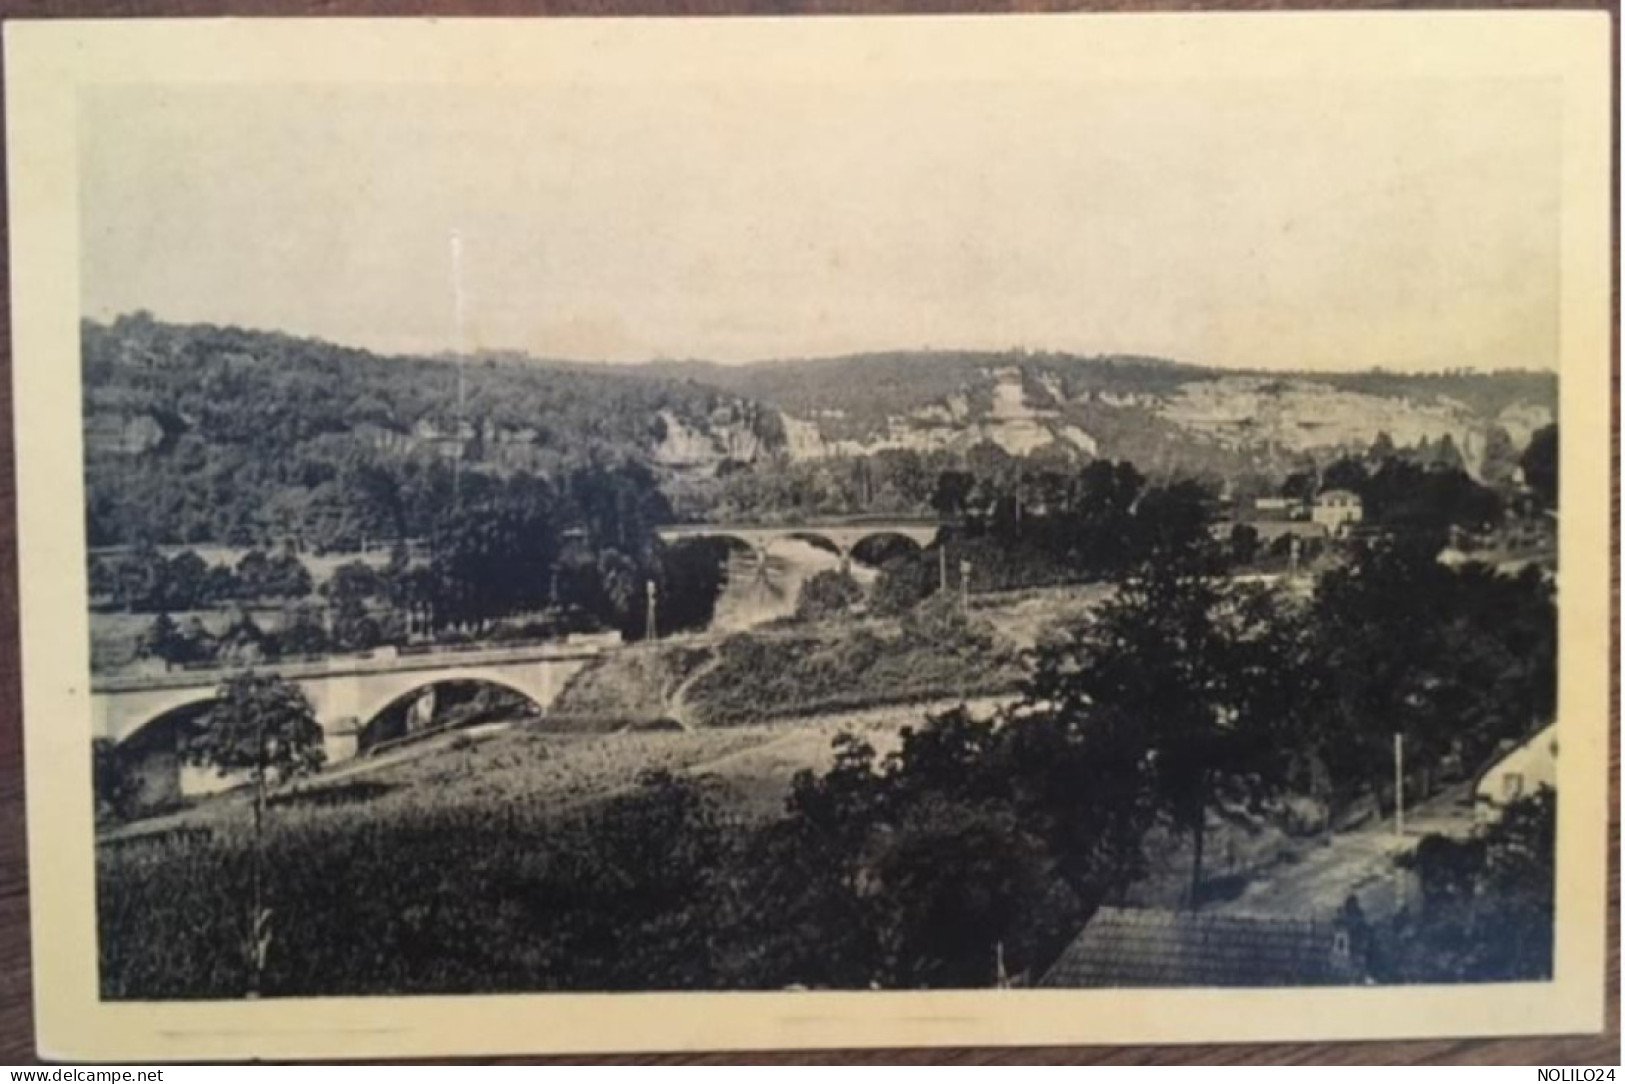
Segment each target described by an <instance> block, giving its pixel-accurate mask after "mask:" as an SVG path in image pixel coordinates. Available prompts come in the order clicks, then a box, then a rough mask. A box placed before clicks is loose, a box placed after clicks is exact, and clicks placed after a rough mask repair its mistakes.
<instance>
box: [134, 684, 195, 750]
mask: <svg viewBox="0 0 1625 1084" xmlns="http://www.w3.org/2000/svg"><path fill="white" fill-rule="evenodd" d="M214 701H215V691H214V689H212V688H198V689H188V690H185V691H184V692H183V693H182V694H181V695H180V696H178V697H176V698H175V700H174V702H172V703H169V704H165V705H164V706H162V707H160V708H158V709H156V710H154V711H150V712H148V713H147V714H146V715H144V716H142V717H141V719H140V721H139V722H138V723H136V724H135V725H134V726H132V727H129V728H128V729H126V730H124V732H123V733H121V734H119V735H118V736H117V737H116V738H115V739H114V743H115V744H116V745H118V746H119V747H120V748H125V747H128V748H130V749H144V748H150V747H153V746H154V745H159V744H164V743H163V742H162V741H161V740H160V739H161V738H163V737H164V736H165V734H164V732H165V731H166V730H175V729H176V728H178V726H179V724H180V723H182V722H187V721H190V720H193V719H198V718H201V717H202V716H203V714H204V713H205V712H207V711H208V710H209V708H210V706H212V705H213V704H214ZM177 732H178V731H177Z"/></svg>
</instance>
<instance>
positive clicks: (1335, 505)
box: [1309, 489, 1365, 536]
mask: <svg viewBox="0 0 1625 1084" xmlns="http://www.w3.org/2000/svg"><path fill="white" fill-rule="evenodd" d="M1309 518H1310V519H1311V520H1312V521H1314V522H1315V523H1318V524H1320V525H1321V526H1322V527H1324V528H1326V533H1327V534H1329V535H1333V536H1336V535H1341V534H1342V533H1343V532H1344V531H1345V530H1346V529H1347V528H1348V526H1349V525H1350V524H1354V523H1359V522H1360V520H1362V519H1363V518H1365V511H1364V509H1363V508H1362V507H1361V505H1360V495H1359V494H1358V493H1353V492H1350V491H1349V490H1346V489H1328V490H1326V492H1324V493H1322V494H1321V495H1320V496H1318V497H1316V498H1315V507H1314V509H1313V510H1312V511H1311V512H1310V513H1309Z"/></svg>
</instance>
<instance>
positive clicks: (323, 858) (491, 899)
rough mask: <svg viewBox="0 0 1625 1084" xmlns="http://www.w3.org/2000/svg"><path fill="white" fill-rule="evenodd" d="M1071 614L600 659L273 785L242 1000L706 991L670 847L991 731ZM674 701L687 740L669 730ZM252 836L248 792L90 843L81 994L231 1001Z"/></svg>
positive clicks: (1076, 610)
mask: <svg viewBox="0 0 1625 1084" xmlns="http://www.w3.org/2000/svg"><path fill="white" fill-rule="evenodd" d="M1093 601H1094V600H1093V599H1092V598H1090V597H1088V596H1086V595H1081V594H1080V595H1076V597H1074V595H1073V594H1067V595H1062V596H1051V597H1038V596H1011V597H1008V598H1003V599H984V600H978V605H977V606H976V607H975V608H974V611H973V612H972V614H971V615H970V616H969V617H968V618H966V617H965V616H964V615H962V614H959V613H958V612H957V611H956V610H954V609H953V608H952V607H944V606H938V607H936V609H935V611H927V612H924V613H916V614H914V615H910V616H908V617H905V618H904V619H902V620H900V621H898V620H892V621H882V620H879V619H851V618H847V619H839V620H830V621H824V622H817V623H811V624H792V625H786V626H781V627H778V628H771V629H762V630H757V631H755V632H752V633H750V634H747V635H743V636H734V637H730V638H729V639H727V640H725V641H722V642H721V643H720V644H719V643H717V642H715V641H705V640H692V641H677V642H670V643H666V644H662V645H659V646H658V647H653V648H648V649H638V650H629V651H624V652H619V653H616V655H614V656H613V658H611V659H608V660H606V661H605V662H604V663H603V664H601V665H598V666H595V667H590V668H588V670H586V671H583V673H582V675H580V676H578V678H577V679H576V680H575V681H573V682H572V683H571V685H570V687H569V688H568V689H567V690H566V692H565V693H564V694H563V695H562V696H561V698H560V700H559V702H558V703H557V704H555V705H554V711H553V713H551V714H550V715H549V716H548V717H547V718H544V719H539V720H532V721H527V722H515V723H510V724H506V725H491V726H485V727H480V728H477V729H475V730H470V731H464V732H460V733H453V734H446V735H442V736H439V737H437V738H435V739H432V740H431V741H429V742H426V743H424V744H421V745H415V746H407V747H402V748H400V749H397V750H394V751H392V752H390V753H389V754H386V755H384V756H380V757H378V758H367V759H363V760H358V761H353V762H350V763H348V764H345V765H340V766H338V767H336V768H334V769H333V770H331V771H329V772H327V773H324V774H323V775H321V776H318V777H316V778H313V779H310V780H306V781H303V782H301V783H299V784H296V785H295V786H293V787H289V788H285V789H284V790H283V791H282V792H280V793H278V794H276V795H275V796H274V798H273V801H272V803H271V807H270V810H269V813H268V828H267V831H266V836H265V845H264V853H265V859H264V870H265V906H267V907H269V908H270V909H271V911H272V913H273V920H272V926H273V938H274V940H273V948H272V950H271V952H270V954H269V956H268V958H267V960H268V962H267V964H266V969H265V972H264V974H263V976H262V982H261V991H262V992H263V993H264V994H266V995H267V996H271V995H276V994H287V995H305V996H308V995H314V994H368V993H413V992H421V993H430V992H435V993H456V992H466V991H501V990H547V989H629V988H640V987H647V986H648V985H649V984H650V983H651V982H653V983H654V984H655V985H666V986H679V987H680V986H690V985H692V986H706V985H715V984H716V983H717V982H718V981H725V980H719V979H718V978H717V977H716V976H715V975H713V974H706V973H697V972H694V971H692V968H691V961H694V960H705V959H713V960H714V959H716V955H715V954H714V953H709V952H708V950H706V949H704V948H703V947H697V946H696V945H694V944H690V943H688V942H687V941H685V938H686V937H690V936H700V933H699V932H697V931H701V930H709V931H711V932H709V933H706V934H705V936H706V937H712V936H715V935H716V932H717V931H716V930H715V929H714V927H713V923H714V922H715V921H717V920H718V919H717V915H716V913H715V912H714V910H713V904H714V903H715V902H716V900H717V898H718V893H721V894H722V896H723V897H725V896H726V892H727V888H726V886H721V887H719V886H717V885H714V884H711V883H709V882H708V880H707V877H709V876H710V875H709V874H702V873H697V872H695V871H698V870H705V869H715V868H718V867H717V864H716V863H715V862H710V864H709V865H708V864H707V861H708V860H705V859H704V857H703V856H697V855H695V854H692V853H690V851H691V849H692V847H693V846H695V844H694V842H693V841H695V840H699V841H702V843H703V844H704V845H705V846H721V847H726V846H728V844H727V843H726V842H718V841H719V840H722V841H726V840H727V839H729V838H743V833H745V832H746V831H747V829H748V828H749V826H751V825H753V824H757V823H760V822H763V821H766V820H768V819H770V818H772V817H774V816H776V815H777V814H778V813H780V812H781V811H782V810H783V808H784V801H785V798H786V796H787V795H788V793H789V789H790V784H791V780H792V779H793V778H794V776H795V775H796V773H797V772H799V771H802V770H807V769H810V770H813V771H819V772H821V771H823V770H825V769H827V768H828V767H829V766H830V765H831V764H832V763H833V759H834V753H833V748H832V743H833V741H834V739H835V738H836V736H837V735H838V734H841V733H843V732H850V733H855V734H858V735H860V736H862V737H863V738H864V739H865V740H867V741H869V743H870V744H871V745H873V746H874V747H875V748H876V750H877V751H879V752H880V753H882V754H884V753H886V752H888V751H890V750H891V749H893V748H895V747H896V745H897V744H898V742H899V740H900V739H899V732H900V730H901V729H902V728H903V727H906V726H910V725H918V724H920V723H921V722H923V721H924V719H925V717H926V714H927V712H928V711H929V710H931V709H933V708H937V709H941V708H946V707H949V706H950V705H951V704H953V703H957V702H960V701H961V700H968V701H970V702H972V703H973V705H974V706H975V708H976V710H978V711H991V710H992V708H993V706H994V699H993V697H994V696H1005V695H1008V694H1009V693H1010V691H1012V690H1013V688H1014V686H1015V684H1016V683H1017V681H1018V680H1019V677H1020V673H1021V663H1020V655H1021V651H1022V649H1023V647H1024V646H1029V645H1030V643H1031V642H1032V640H1033V639H1034V638H1035V637H1036V636H1037V635H1040V634H1041V632H1042V630H1043V629H1044V628H1046V627H1048V626H1049V625H1051V624H1053V623H1055V622H1056V621H1060V620H1066V619H1068V618H1070V617H1074V616H1076V615H1078V614H1080V613H1082V612H1084V610H1086V609H1087V607H1088V606H1089V605H1092V604H1093ZM945 693H946V694H948V696H947V698H946V699H945V698H944V695H943V694H945ZM674 699H675V700H679V701H682V702H683V704H682V705H681V708H683V709H686V710H679V711H678V712H677V714H678V715H680V716H681V719H680V721H681V722H682V723H684V724H685V725H686V726H687V727H688V728H687V729H680V728H678V727H677V726H676V723H674V722H672V721H671V716H672V714H673V700H674ZM662 721H664V725H649V724H651V723H654V724H661V723H662ZM707 724H710V725H707ZM667 727H670V728H669V729H668V728H667ZM651 772H654V773H669V774H670V775H671V776H674V777H678V778H687V779H692V780H695V781H699V782H702V783H703V791H704V793H706V794H708V795H710V796H711V799H710V804H709V805H708V806H707V810H701V811H696V810H694V809H690V808H687V807H684V806H682V804H681V803H682V802H683V801H686V800H687V799H685V798H682V796H681V795H678V796H676V797H673V795H672V794H670V793H667V794H662V792H660V791H659V790H658V786H657V788H656V790H655V791H654V792H651V791H650V788H649V786H648V785H647V784H646V782H645V780H646V777H647V776H648V773H651ZM651 793H652V794H653V796H652V797H651ZM651 802H652V803H653V804H652V805H651V804H650V803H651ZM661 802H666V803H667V805H664V806H663V805H661V804H660V803H661ZM673 803H675V804H673ZM685 818H690V819H692V818H700V821H701V822H703V824H709V825H710V827H709V828H705V827H703V824H702V828H701V829H700V830H695V829H694V827H693V825H688V826H687V827H685V826H684V823H685V821H684V819H685ZM251 825H252V806H251V803H250V801H249V799H248V797H247V796H246V795H245V794H244V793H242V792H233V793H226V794H222V795H217V796H215V797H213V798H210V799H207V800H204V801H202V802H200V803H199V804H197V805H196V806H194V807H193V808H191V809H188V810H184V811H181V812H178V813H174V814H170V815H168V816H165V817H162V818H154V819H151V820H148V821H141V822H136V823H135V824H132V825H127V826H125V827H123V828H121V829H118V830H115V831H112V832H109V833H107V835H105V836H104V837H103V841H102V843H101V845H100V846H99V847H98V855H97V877H98V915H99V921H100V930H101V938H100V946H101V961H100V962H101V972H100V979H101V989H102V992H103V995H104V996H105V997H107V998H110V999H129V998H203V997H239V996H242V994H243V993H244V991H245V989H246V984H247V979H246V977H245V976H246V974H247V968H246V965H245V963H244V955H243V951H242V944H243V938H244V934H245V930H246V923H247V921H248V918H247V915H248V900H249V898H250V893H249V889H248V885H249V884H250V883H251V868H252V853H253V847H252V834H251ZM673 923H675V924H677V926H678V927H680V928H677V929H668V926H669V925H670V924H673ZM627 931H637V934H636V936H634V935H633V934H631V933H628V932H627ZM624 943H635V944H636V945H638V946H641V948H640V949H639V950H638V951H640V952H643V953H644V954H645V955H644V956H643V957H641V958H639V957H637V956H636V955H635V954H634V955H627V954H626V953H625V952H624V951H623V944H624ZM693 966H698V965H693ZM651 975H655V976H663V977H661V978H658V979H654V980H651V979H650V978H649V976H651Z"/></svg>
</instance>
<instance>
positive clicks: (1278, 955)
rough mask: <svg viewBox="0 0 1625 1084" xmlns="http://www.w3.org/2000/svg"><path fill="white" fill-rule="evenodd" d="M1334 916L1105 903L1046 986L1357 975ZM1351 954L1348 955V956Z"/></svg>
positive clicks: (1302, 982) (1270, 982) (1330, 980)
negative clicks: (1339, 943)
mask: <svg viewBox="0 0 1625 1084" xmlns="http://www.w3.org/2000/svg"><path fill="white" fill-rule="evenodd" d="M1336 936H1337V927H1336V926H1335V925H1334V924H1333V923H1332V922H1329V921H1321V922H1316V921H1313V920H1309V919H1293V918H1274V917H1263V916H1252V915H1224V914H1202V913H1200V912H1198V913H1195V914H1191V913H1188V912H1175V911H1151V910H1131V909H1126V908H1118V907H1102V908H1101V909H1100V910H1098V911H1096V912H1095V915H1094V917H1093V918H1091V919H1090V920H1089V924H1088V925H1087V926H1085V927H1084V928H1083V932H1082V933H1080V934H1079V935H1078V938H1077V940H1075V941H1073V942H1072V944H1071V945H1069V946H1067V949H1066V951H1065V952H1063V953H1062V954H1061V957H1060V959H1058V960H1056V962H1055V964H1054V966H1052V967H1051V968H1050V970H1049V972H1048V973H1047V974H1046V975H1045V976H1044V978H1043V981H1042V983H1041V985H1044V986H1064V987H1111V986H1306V985H1328V984H1337V983H1346V982H1351V981H1354V978H1353V976H1352V974H1351V973H1350V969H1349V968H1348V966H1347V964H1346V963H1343V962H1340V960H1339V957H1338V956H1337V955H1336V954H1335V951H1334V942H1335V939H1336ZM1342 959H1343V960H1346V956H1345V957H1343V958H1342Z"/></svg>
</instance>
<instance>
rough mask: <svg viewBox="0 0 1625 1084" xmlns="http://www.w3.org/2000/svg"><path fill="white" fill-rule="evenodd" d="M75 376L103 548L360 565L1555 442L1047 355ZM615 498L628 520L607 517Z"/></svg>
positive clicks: (1248, 383)
mask: <svg viewBox="0 0 1625 1084" xmlns="http://www.w3.org/2000/svg"><path fill="white" fill-rule="evenodd" d="M83 351H84V358H83V365H84V397H85V398H84V408H85V443H86V471H87V494H88V509H87V514H88V528H89V537H90V542H91V545H92V546H109V545H131V544H136V543H143V542H150V543H154V544H166V543H167V544H178V543H188V544H202V543H215V544H222V545H228V546H238V547H242V546H250V545H266V544H269V543H273V542H280V541H285V540H289V539H294V540H297V541H299V542H300V543H302V544H303V545H304V546H305V547H306V548H308V549H313V550H317V551H320V550H329V551H335V550H336V551H350V550H354V549H356V548H359V547H362V546H364V545H365V544H369V543H379V542H383V541H386V540H390V539H398V538H424V537H427V536H428V535H429V534H430V533H432V531H433V530H434V528H435V523H436V517H437V516H439V515H441V514H444V513H445V511H446V510H447V509H449V508H452V507H454V506H455V505H456V504H457V502H458V498H464V499H466V498H467V497H468V496H469V495H470V493H474V494H476V495H477V494H478V493H480V492H484V491H485V489H487V488H488V487H489V486H491V485H492V484H493V483H495V482H497V481H511V480H513V479H516V478H524V477H534V478H538V479H544V480H546V482H547V483H548V485H549V486H550V487H551V490H552V492H554V493H555V494H556V495H557V496H559V498H560V499H561V502H562V506H561V507H560V508H558V509H556V510H555V512H556V515H555V519H556V520H557V522H556V527H557V528H558V529H560V530H570V529H573V528H574V527H575V526H578V525H579V523H580V522H581V521H582V520H584V519H586V518H588V516H587V514H586V513H585V512H584V511H583V510H582V509H583V508H584V507H585V505H584V504H583V501H590V500H597V501H599V502H600V503H601V502H602V501H603V500H606V499H607V500H608V501H610V502H611V503H618V504H620V505H623V506H626V507H632V506H636V507H638V508H639V509H640V511H639V513H638V515H637V516H636V517H634V518H635V519H637V520H638V521H639V522H643V523H646V524H647V523H652V522H658V521H659V520H661V519H696V518H698V519H704V518H719V517H720V518H733V519H740V518H744V519H780V520H783V519H796V518H802V517H807V516H818V515H840V514H853V513H886V514H894V513H902V514H921V513H929V512H932V511H941V510H942V504H943V501H942V499H941V497H942V485H943V480H944V478H945V477H948V476H950V475H957V474H962V473H965V472H968V473H969V474H970V475H972V476H973V477H974V479H976V480H980V481H983V482H987V483H989V484H992V483H998V484H997V485H996V486H995V488H1001V489H1008V484H1007V483H1008V482H1009V480H1010V479H1013V478H1018V477H1021V476H1022V475H1024V474H1038V473H1043V472H1046V471H1049V472H1054V471H1059V472H1061V473H1063V474H1064V473H1068V472H1071V471H1073V470H1075V469H1077V468H1078V467H1079V466H1081V465H1082V464H1084V463H1087V462H1092V461H1096V460H1127V461H1130V462H1133V463H1135V464H1136V465H1137V466H1138V467H1139V468H1140V469H1141V470H1142V471H1144V472H1146V474H1147V475H1148V476H1150V477H1152V478H1154V479H1158V480H1170V479H1173V478H1176V477H1188V478H1197V479H1200V480H1202V481H1204V482H1207V483H1209V484H1210V485H1212V486H1213V487H1215V488H1226V489H1228V490H1230V491H1231V492H1233V493H1237V494H1241V495H1246V494H1249V493H1255V492H1273V491H1274V490H1275V488H1276V487H1277V486H1278V485H1279V484H1280V483H1281V482H1282V481H1283V480H1284V479H1286V478H1287V477H1288V476H1290V475H1292V474H1294V473H1302V472H1304V471H1306V470H1307V471H1309V472H1311V473H1312V474H1313V473H1317V472H1318V471H1319V470H1320V469H1322V468H1324V467H1325V466H1326V465H1327V464H1330V463H1332V462H1335V461H1337V460H1338V459H1339V458H1341V457H1343V456H1345V455H1355V456H1361V455H1364V454H1365V453H1366V452H1367V450H1368V449H1370V448H1372V447H1373V446H1378V447H1386V448H1389V449H1392V450H1397V451H1399V452H1402V453H1403V452H1407V451H1414V453H1415V455H1414V458H1416V459H1417V460H1418V461H1422V462H1427V461H1432V460H1433V459H1435V458H1440V456H1439V455H1438V453H1437V452H1436V450H1437V449H1444V450H1445V453H1444V455H1443V457H1442V458H1443V459H1444V460H1446V461H1447V463H1448V464H1450V465H1459V466H1460V467H1462V468H1463V469H1464V470H1465V471H1466V472H1467V473H1468V475H1469V476H1471V477H1473V478H1474V479H1476V480H1479V481H1484V482H1494V481H1496V480H1497V479H1498V477H1499V473H1501V472H1504V469H1505V468H1506V465H1507V464H1508V463H1511V462H1513V461H1514V460H1515V458H1516V456H1517V455H1518V454H1519V453H1520V452H1521V451H1522V449H1523V448H1524V447H1526V446H1527V444H1528V441H1529V439H1530V437H1531V435H1532V434H1533V433H1534V432H1535V431H1536V430H1538V429H1539V428H1541V427H1542V426H1544V425H1547V424H1549V423H1550V422H1551V421H1552V420H1553V417H1554V412H1555V408H1556V387H1557V380H1556V376H1555V374H1552V373H1544V372H1499V373H1476V372H1468V371H1459V372H1453V373H1445V374H1436V375H1418V374H1402V373H1392V372H1386V371H1381V370H1368V371H1363V372H1347V373H1326V374H1321V373H1316V374H1310V373H1299V374H1263V373H1247V372H1238V371H1231V370H1225V371H1221V370H1215V369H1207V368H1200V367H1197V366H1191V365H1183V364H1176V363H1174V362H1170V361H1163V360H1158V359H1153V358H1141V357H1081V356H1075V355H1066V354H1050V353H1033V352H1029V351H1014V352H1005V353H989V352H967V351H958V352H895V353H881V354H864V355H854V356H850V357H841V358H825V359H787V360H780V361H771V362H760V363H756V364H751V365H742V366H721V365H713V364H708V363H705V362H664V363H651V364H648V365H638V366H613V367H610V366H587V365H576V364H571V363H567V362H554V361H547V362H543V361H537V360H534V359H529V358H526V357H523V356H520V355H500V356H496V355H493V356H484V355H482V356H480V357H478V358H474V359H468V360H465V361H463V362H461V363H460V364H459V363H458V362H456V361H455V360H454V359H451V358H445V357H436V358H428V357H417V358H401V357H396V358H385V357H378V356H375V355H372V354H369V353H367V352H365V351H361V350H355V349H349V348H345V347H340V346H336V345H332V344H328V343H323V342H318V341H314V340H308V339H295V338H291V337H288V336H285V335H278V334H270V333H263V332H252V331H244V330H240V329H236V328H221V327H213V326H206V325H201V326H200V325H191V326H183V325H173V324H165V323H161V322H158V321H156V320H154V319H152V318H151V317H149V316H146V315H136V316H127V317H121V318H119V319H118V320H116V321H114V322H113V323H112V324H110V325H101V324H95V323H86V324H85V325H84V330H83ZM459 372H461V384H462V389H461V393H459ZM460 394H461V403H459V397H460ZM610 476H613V477H614V478H615V479H616V482H615V487H620V488H624V489H625V491H626V492H624V493H620V494H619V495H614V496H610V497H608V498H603V497H596V498H594V497H590V494H591V492H592V491H594V490H596V489H601V488H603V486H604V485H605V482H604V481H603V479H604V478H606V477H610ZM949 480H950V481H952V480H953V479H952V478H949ZM615 487H612V488H615ZM949 503H950V504H952V503H953V502H952V501H950V502H949ZM982 503H985V502H982ZM596 518H598V519H601V518H602V516H601V515H600V516H596ZM619 533H620V532H617V534H619ZM614 544H615V545H616V546H617V548H620V549H622V550H623V552H624V551H628V550H632V549H636V548H637V547H636V545H633V544H631V543H630V541H629V540H627V539H622V538H616V539H615V540H614Z"/></svg>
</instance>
